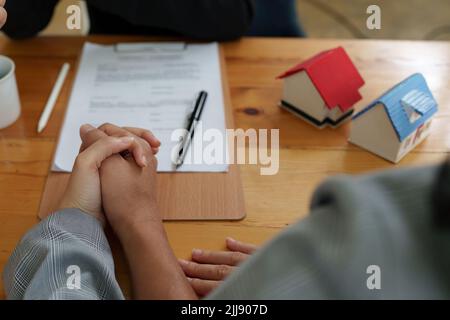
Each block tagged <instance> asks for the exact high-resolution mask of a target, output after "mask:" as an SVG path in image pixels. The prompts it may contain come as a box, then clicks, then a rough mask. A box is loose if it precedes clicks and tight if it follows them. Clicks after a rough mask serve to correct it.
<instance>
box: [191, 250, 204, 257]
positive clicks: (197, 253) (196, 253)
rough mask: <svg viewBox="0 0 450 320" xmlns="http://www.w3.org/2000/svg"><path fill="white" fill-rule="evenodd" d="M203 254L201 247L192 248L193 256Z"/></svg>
mask: <svg viewBox="0 0 450 320" xmlns="http://www.w3.org/2000/svg"><path fill="white" fill-rule="evenodd" d="M201 254H202V250H200V249H193V250H192V255H193V256H200V255H201Z"/></svg>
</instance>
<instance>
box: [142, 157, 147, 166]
mask: <svg viewBox="0 0 450 320" xmlns="http://www.w3.org/2000/svg"><path fill="white" fill-rule="evenodd" d="M141 159H142V163H143V165H144V167H146V166H148V161H147V157H146V156H142V158H141Z"/></svg>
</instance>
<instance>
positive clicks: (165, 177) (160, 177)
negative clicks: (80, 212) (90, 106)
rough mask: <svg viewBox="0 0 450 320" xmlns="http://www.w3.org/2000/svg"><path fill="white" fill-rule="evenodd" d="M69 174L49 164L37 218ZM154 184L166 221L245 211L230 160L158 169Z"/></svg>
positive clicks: (228, 109)
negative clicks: (216, 169)
mask: <svg viewBox="0 0 450 320" xmlns="http://www.w3.org/2000/svg"><path fill="white" fill-rule="evenodd" d="M219 55H220V57H219V58H220V67H221V75H222V86H223V97H224V112H225V120H226V127H227V128H229V129H232V128H234V123H233V116H232V106H231V99H230V93H229V88H228V80H227V77H226V72H225V59H224V53H223V48H222V46H219ZM61 120H62V119H61ZM52 163H53V161H52ZM69 177H70V173H63V172H53V171H51V167H50V168H49V174H48V177H47V181H46V183H45V186H44V191H43V193H42V197H41V202H40V207H39V211H38V217H39V218H41V219H43V218H45V217H46V216H47V215H48V214H49V213H51V212H54V211H56V210H58V209H59V207H58V205H59V201H60V199H61V197H62V195H63V193H64V191H65V189H66V186H67V183H68V180H69ZM157 185H158V190H157V203H158V208H159V210H160V212H161V215H162V217H163V220H165V221H170V220H241V219H243V218H244V217H245V215H246V213H245V203H244V195H243V189H242V181H241V177H240V170H239V166H238V165H237V164H230V165H229V168H228V172H220V173H212V172H197V173H189V172H183V173H174V172H162V173H158V174H157Z"/></svg>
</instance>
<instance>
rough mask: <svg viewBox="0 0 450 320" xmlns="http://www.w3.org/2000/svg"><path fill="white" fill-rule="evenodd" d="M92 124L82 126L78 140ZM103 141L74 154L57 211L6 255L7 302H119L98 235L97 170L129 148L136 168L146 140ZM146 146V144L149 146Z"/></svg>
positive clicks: (109, 260) (101, 237) (104, 243)
mask: <svg viewBox="0 0 450 320" xmlns="http://www.w3.org/2000/svg"><path fill="white" fill-rule="evenodd" d="M92 129H94V128H93V127H92V126H89V125H86V126H82V127H81V129H80V135H81V137H82V138H83V137H84V136H85V135H86V134H87V133H88V132H89V131H91V130H92ZM147 141H148V144H147V142H143V140H142V139H140V138H138V137H130V136H129V135H126V136H125V135H124V136H123V137H103V138H102V139H98V141H96V142H95V143H93V144H92V145H90V146H89V147H84V148H82V150H81V151H80V154H79V155H78V156H77V159H76V161H75V165H74V168H73V170H72V174H71V176H70V180H69V182H68V185H67V188H66V190H65V192H64V195H63V197H62V199H61V202H60V206H59V207H60V208H61V209H60V210H58V212H57V213H53V214H51V215H50V216H49V217H48V218H47V219H45V220H43V221H42V222H41V223H40V224H38V225H37V226H36V227H35V228H34V229H33V230H31V231H29V232H28V233H27V234H26V235H25V237H24V238H23V239H22V241H21V242H20V243H19V245H18V246H17V248H16V249H15V251H14V253H13V254H12V256H11V258H10V260H9V262H8V264H7V267H6V269H5V272H4V274H3V279H4V283H5V288H6V294H7V297H8V298H10V299H123V295H122V292H121V291H120V288H119V286H118V284H117V282H116V280H115V277H114V262H113V259H112V256H111V251H110V248H109V245H108V241H107V239H106V237H105V234H104V232H103V228H102V223H104V221H105V218H104V216H103V212H102V202H101V189H100V176H99V169H100V168H99V167H100V165H101V163H102V162H103V161H104V160H105V159H107V158H108V157H110V156H111V155H113V154H116V153H120V152H122V151H125V150H129V151H130V152H131V153H132V154H133V156H134V157H135V158H136V159H137V162H138V163H140V164H141V165H146V163H145V159H144V158H143V157H142V155H143V150H142V145H143V144H145V145H148V146H149V147H148V148H149V149H150V145H151V144H152V143H155V142H156V141H154V139H153V138H152V139H150V137H148V140H147ZM149 144H150V145H149Z"/></svg>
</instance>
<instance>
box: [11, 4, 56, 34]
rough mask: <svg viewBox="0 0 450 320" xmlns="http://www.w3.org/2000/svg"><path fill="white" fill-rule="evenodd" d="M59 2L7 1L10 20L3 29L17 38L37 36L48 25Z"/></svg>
mask: <svg viewBox="0 0 450 320" xmlns="http://www.w3.org/2000/svg"><path fill="white" fill-rule="evenodd" d="M57 3H58V0H33V1H31V0H10V1H6V4H5V9H6V10H7V12H8V21H7V23H6V24H5V26H4V28H3V29H2V31H4V32H5V33H6V34H7V35H8V36H9V37H11V38H16V39H21V38H28V37H32V36H35V35H36V34H38V33H39V32H40V31H42V30H43V29H44V28H45V27H46V26H47V25H48V23H49V22H50V20H51V18H52V16H53V10H54V8H55V6H56V4H57Z"/></svg>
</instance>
